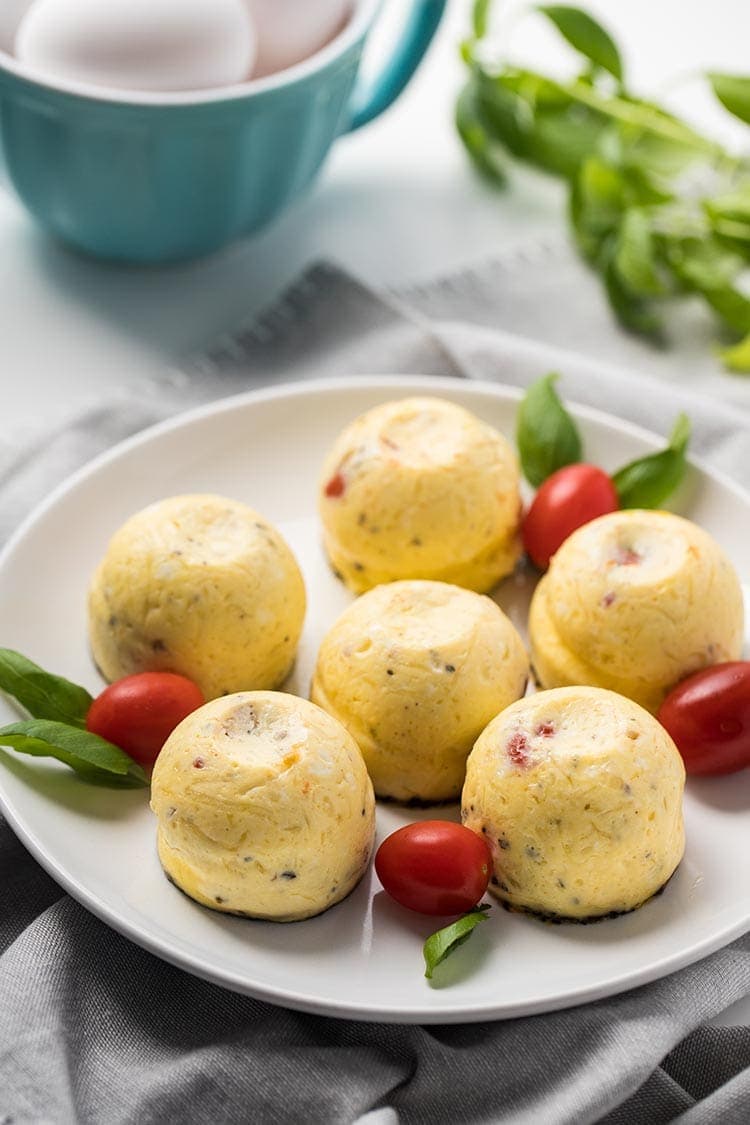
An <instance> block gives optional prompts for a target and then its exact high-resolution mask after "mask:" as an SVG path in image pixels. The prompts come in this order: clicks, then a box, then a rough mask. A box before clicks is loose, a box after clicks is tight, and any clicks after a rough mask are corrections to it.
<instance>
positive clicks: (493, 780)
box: [461, 687, 685, 922]
mask: <svg viewBox="0 0 750 1125" xmlns="http://www.w3.org/2000/svg"><path fill="white" fill-rule="evenodd" d="M684 784H685V769H684V766H683V763H682V758H681V757H680V754H679V752H678V750H677V748H676V746H675V744H674V743H673V742H672V739H671V738H670V737H669V735H668V734H667V732H666V730H665V729H664V728H663V727H662V726H661V724H660V723H658V722H657V720H656V719H655V718H654V717H653V716H652V715H650V714H649V712H648V711H646V710H644V708H642V707H640V706H639V705H638V704H637V703H634V702H633V701H632V700H630V699H626V698H625V697H624V696H621V695H617V694H616V693H615V692H611V691H605V690H604V689H602V688H592V687H568V688H556V689H553V690H551V691H542V692H538V693H537V694H535V695H531V696H527V697H526V698H525V699H522V700H520V701H519V702H517V703H514V704H513V705H511V706H510V707H508V708H506V710H505V711H503V712H502V713H501V714H499V715H498V716H497V718H495V719H494V720H493V721H492V722H491V723H490V724H489V725H488V726H487V728H486V729H485V730H484V731H483V732H482V734H481V735H480V737H479V738H478V739H477V742H476V745H475V746H474V749H473V750H472V752H471V754H470V755H469V760H468V763H467V769H466V783H465V785H464V789H463V794H462V797H461V817H462V821H463V823H464V824H465V825H466V826H467V827H468V828H471V829H472V830H473V831H474V832H477V833H480V834H481V835H483V836H484V838H485V840H486V841H487V842H488V844H489V846H490V850H491V852H492V858H493V873H492V876H491V879H490V887H489V889H490V891H491V892H492V894H494V895H495V896H496V897H497V898H499V899H500V900H501V901H502V902H503V903H505V904H506V905H507V906H509V907H511V908H513V909H517V910H524V911H528V912H530V913H533V914H539V915H542V916H544V917H546V918H550V919H554V920H570V921H576V922H590V921H595V920H596V919H599V918H602V917H607V916H611V915H614V914H622V913H626V912H628V911H630V910H635V909H636V908H637V907H639V906H642V905H643V903H644V902H646V901H647V900H648V899H650V898H651V897H652V896H653V895H655V894H656V893H657V892H658V891H659V890H660V889H661V888H662V887H663V886H664V885H665V883H666V882H667V881H668V879H669V878H670V877H671V876H672V874H673V872H674V871H675V869H676V868H677V865H678V864H679V862H680V860H681V858H682V855H683V852H684V848H685V833H684V827H683V818H682V794H683V789H684Z"/></svg>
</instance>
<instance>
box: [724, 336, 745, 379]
mask: <svg viewBox="0 0 750 1125" xmlns="http://www.w3.org/2000/svg"><path fill="white" fill-rule="evenodd" d="M720 354H721V358H722V360H723V361H724V365H725V366H726V367H727V368H728V369H729V370H730V371H734V372H736V373H737V374H738V375H750V335H748V336H745V338H744V340H740V342H739V344H734V345H733V346H732V347H731V348H724V349H723V350H722V351H721V353H720Z"/></svg>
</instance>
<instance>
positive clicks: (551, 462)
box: [516, 373, 582, 488]
mask: <svg viewBox="0 0 750 1125" xmlns="http://www.w3.org/2000/svg"><path fill="white" fill-rule="evenodd" d="M559 377H560V376H559V375H556V374H554V373H552V374H550V375H544V376H543V377H542V378H541V379H538V380H537V381H536V383H532V385H531V386H530V387H529V389H528V390H527V392H526V394H525V395H524V397H523V398H522V400H521V405H520V406H519V408H518V420H517V423H516V443H517V445H518V453H519V456H520V459H521V468H522V469H523V475H524V476H525V477H526V480H527V481H528V482H529V484H531V485H533V486H534V488H538V487H539V485H540V484H541V483H542V481H545V480H546V479H547V477H548V476H551V474H552V473H554V472H555V471H556V470H557V469H561V468H562V467H563V465H570V464H572V463H573V462H574V461H580V459H581V451H582V445H581V436H580V434H579V432H578V427H577V426H576V424H575V422H574V421H573V418H572V417H571V416H570V414H568V412H567V410H566V409H565V407H564V406H563V404H562V402H561V401H560V398H559V396H558V394H557V391H556V390H555V386H554V384H555V383H556V382H557V380H558V379H559Z"/></svg>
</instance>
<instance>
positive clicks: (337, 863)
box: [151, 692, 375, 922]
mask: <svg viewBox="0 0 750 1125" xmlns="http://www.w3.org/2000/svg"><path fill="white" fill-rule="evenodd" d="M151 808H152V809H153V811H154V813H155V814H156V817H157V819H158V831H157V844H158V851H159V858H160V860H161V863H162V866H163V868H164V871H165V873H166V874H167V876H168V877H169V878H170V879H171V880H172V882H174V883H175V884H176V885H177V886H178V887H179V888H180V889H181V890H183V891H184V892H185V893H186V894H188V895H189V896H190V897H191V898H193V899H195V900H196V901H197V902H199V903H202V904H203V905H204V906H209V907H211V908H212V909H213V910H220V911H224V912H227V913H231V914H244V915H248V916H250V917H253V918H266V919H271V920H274V921H278V922H293V921H297V920H299V919H302V918H309V917H311V916H312V915H314V914H320V913H321V911H323V910H326V909H327V908H328V907H329V906H333V905H334V903H337V902H339V901H340V900H341V899H343V898H344V897H345V896H346V895H348V894H349V892H350V891H351V890H352V889H353V888H354V887H355V886H356V884H357V883H358V882H359V880H360V879H361V877H362V875H363V874H364V872H365V870H366V868H367V865H368V862H369V859H370V855H371V852H372V847H373V840H374V833H375V801H374V797H373V792H372V785H371V783H370V779H369V777H368V776H367V770H366V769H365V764H364V762H363V760H362V755H361V754H360V752H359V750H358V748H357V746H356V743H355V742H354V739H353V738H352V737H351V735H349V734H347V732H346V731H345V730H344V728H343V727H342V726H341V724H340V723H338V722H337V721H336V720H335V719H334V718H332V717H331V716H330V715H328V714H326V712H325V711H322V710H321V709H320V708H319V707H316V706H315V705H314V704H312V703H309V702H308V701H307V700H305V699H299V698H297V697H296V696H291V695H286V694H284V693H282V692H239V693H236V694H234V695H229V696H225V697H223V698H222V699H215V700H213V701H212V702H211V703H207V704H206V705H205V706H204V707H200V708H199V709H198V710H197V711H194V712H193V713H192V714H191V715H188V717H187V718H186V719H184V720H183V721H182V722H181V723H180V724H179V726H178V727H177V728H176V729H175V730H174V731H173V732H172V734H171V735H170V737H169V738H168V739H167V741H166V743H165V744H164V747H163V749H162V751H161V753H160V754H159V757H158V758H157V760H156V765H155V767H154V772H153V777H152V780H151Z"/></svg>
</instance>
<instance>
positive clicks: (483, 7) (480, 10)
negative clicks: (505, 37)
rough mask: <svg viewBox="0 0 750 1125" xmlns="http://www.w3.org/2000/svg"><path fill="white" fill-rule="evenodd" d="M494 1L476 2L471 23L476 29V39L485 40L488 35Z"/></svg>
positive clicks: (483, 0) (477, 0)
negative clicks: (491, 7)
mask: <svg viewBox="0 0 750 1125" xmlns="http://www.w3.org/2000/svg"><path fill="white" fill-rule="evenodd" d="M491 4H492V0H474V7H473V9H472V13H471V23H472V27H473V28H474V38H475V39H484V37H485V35H486V34H487V24H488V22H489V14H490V6H491Z"/></svg>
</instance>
